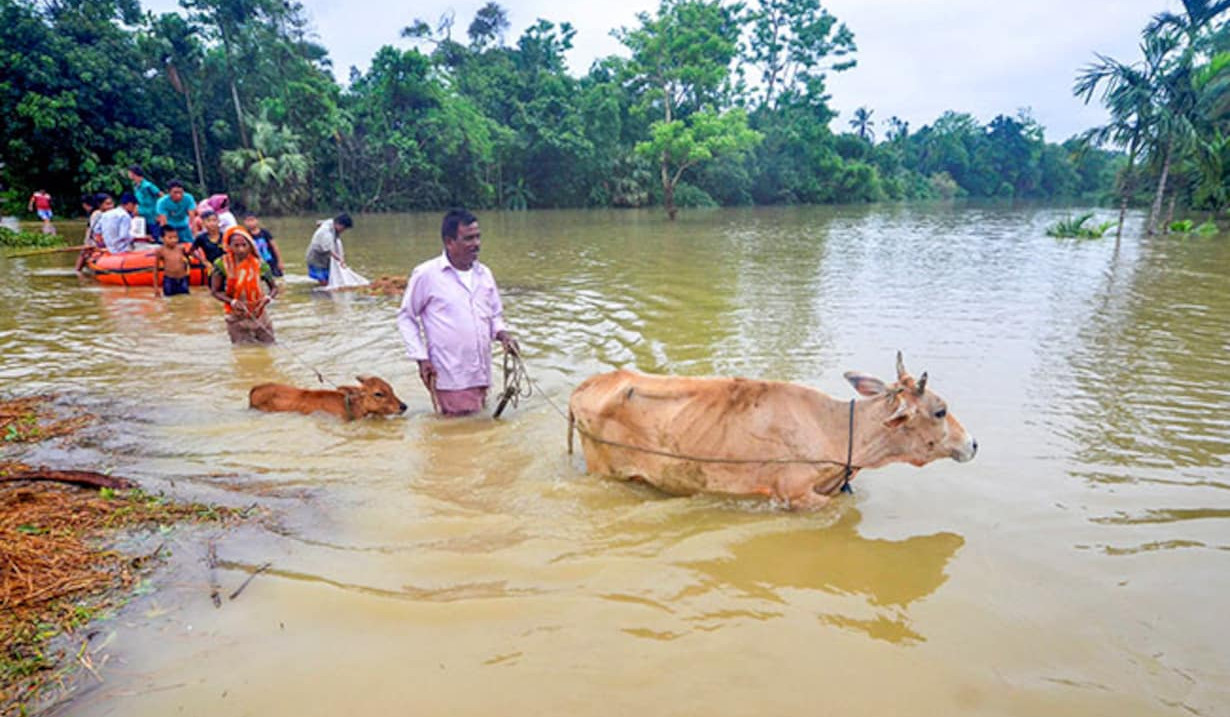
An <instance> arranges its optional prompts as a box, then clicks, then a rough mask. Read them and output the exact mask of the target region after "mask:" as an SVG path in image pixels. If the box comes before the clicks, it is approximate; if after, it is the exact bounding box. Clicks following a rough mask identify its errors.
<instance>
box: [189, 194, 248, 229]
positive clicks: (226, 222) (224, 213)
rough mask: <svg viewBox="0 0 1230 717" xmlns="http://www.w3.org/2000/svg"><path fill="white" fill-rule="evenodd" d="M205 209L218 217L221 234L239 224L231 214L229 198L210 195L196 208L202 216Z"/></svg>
mask: <svg viewBox="0 0 1230 717" xmlns="http://www.w3.org/2000/svg"><path fill="white" fill-rule="evenodd" d="M206 208H209V209H212V210H213V211H214V214H217V215H218V226H219V227H221V228H222V231H223V232H225V231H226V230H227V229H230V228H231V227H233V226H237V225H238V224H239V222H238V221H237V220H236V219H235V215H234V214H232V213H231V198H230V197H228V196H226V195H225V194H213V195H210V197H209V198H208V199H206V200H205V201H203V202H201V205H200V206H199V207H198V209H199V210H200V211H201V213H202V214H204V212H205V209H206Z"/></svg>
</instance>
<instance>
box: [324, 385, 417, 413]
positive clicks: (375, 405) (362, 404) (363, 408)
mask: <svg viewBox="0 0 1230 717" xmlns="http://www.w3.org/2000/svg"><path fill="white" fill-rule="evenodd" d="M357 378H358V379H359V385H358V386H340V387H339V388H338V390H339V391H341V392H342V393H344V394H346V396H347V397H348V403H349V406H350V413H351V415H353V416H354V417H355V418H363V417H364V416H392V415H394V414H397V413H403V412H405V410H406V404H405V403H402V400H401V399H400V398H398V397H397V394H395V393H393V387H392V386H390V385H389V384H388V383H387V382H386V381H385V380H384V379H382V378H376V377H375V376H358V377H357Z"/></svg>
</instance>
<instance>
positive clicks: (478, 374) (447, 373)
mask: <svg viewBox="0 0 1230 717" xmlns="http://www.w3.org/2000/svg"><path fill="white" fill-rule="evenodd" d="M440 235H441V237H442V238H443V239H444V253H443V254H442V255H440V256H438V257H436V258H435V259H431V260H428V261H425V262H423V263H422V264H419V265H418V266H416V267H414V271H413V272H412V273H411V274H410V281H409V283H408V284H407V285H406V296H405V298H404V299H402V302H401V310H400V311H398V312H397V329H398V330H399V331H400V332H401V337H402V339H403V340H404V341H405V342H406V354H407V355H409V356H410V358H411V359H413V360H414V361H417V362H418V365H419V378H420V379H422V380H423V385H424V386H426V387H427V390H428V391H429V392H430V393H432V394H433V395H434V397H435V400H436V401H438V403H439V407H440V412H441V413H443V414H445V415H447V416H462V415H465V414H468V413H476V412H478V411H480V410H482V408H483V403H484V402H485V401H486V399H487V387H488V386H490V385H491V340H492V339H495V340H497V341H499V342H500V343H501V344H503V346H504V350H505V351H508V352H510V353H514V354H515V353H517V352H518V347H517V342H516V340H515V339H513V337H512V336H511V335H509V333H508V330H507V329H506V328H505V327H504V306H503V304H502V303H500V290H499V289H498V288H496V285H495V277H494V276H492V275H491V271H490V270H489V269H487V267H486V266H484V265H483V264H480V263H479V261H478V250H479V246H480V245H481V244H482V236H481V234H480V232H479V230H478V218H477V217H475V216H474V215H473V214H471V213H470V212H468V211H466V210H464V209H454V210H452V211H450V212H449V213H448V214H445V215H444V223H443V225H442V226H441V227H440Z"/></svg>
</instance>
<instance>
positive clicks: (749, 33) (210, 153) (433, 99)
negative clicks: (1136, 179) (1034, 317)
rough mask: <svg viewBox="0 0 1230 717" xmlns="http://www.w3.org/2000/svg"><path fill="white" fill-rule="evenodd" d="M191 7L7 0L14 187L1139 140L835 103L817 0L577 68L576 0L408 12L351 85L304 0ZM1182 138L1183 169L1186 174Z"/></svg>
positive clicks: (732, 195)
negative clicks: (148, 8) (1061, 134)
mask: <svg viewBox="0 0 1230 717" xmlns="http://www.w3.org/2000/svg"><path fill="white" fill-rule="evenodd" d="M181 5H182V11H181V12H178V13H168V14H162V15H154V14H151V13H143V12H142V11H141V8H140V7H139V5H138V3H137V0H42V1H41V2H38V3H35V2H33V1H32V0H0V163H2V165H0V184H2V185H3V186H4V187H6V188H8V189H7V194H6V195H5V199H6V206H7V207H8V208H10V209H12V208H13V207H14V205H16V204H18V203H24V198H25V196H27V193H28V192H29V191H30V190H32V189H33V188H35V187H45V188H47V189H49V190H50V191H51V192H52V193H53V194H56V195H57V196H58V197H60V198H61V199H63V198H65V197H71V196H75V195H76V194H77V193H79V192H80V191H83V190H100V189H107V190H111V191H115V190H118V189H120V188H121V183H122V177H123V174H122V169H123V168H124V167H126V166H127V165H128V164H132V163H138V164H141V165H143V166H144V167H145V168H146V170H147V172H148V173H149V174H150V175H151V176H152V177H154V178H155V179H157V180H159V181H161V182H164V183H165V181H167V180H168V179H170V178H171V177H178V178H181V179H183V180H185V181H186V182H188V183H189V184H191V185H193V186H192V189H194V190H195V191H196V192H197V193H199V194H208V193H212V192H217V191H226V192H228V193H230V194H232V196H234V197H236V198H237V199H239V200H240V201H241V202H242V203H243V204H245V205H246V206H248V207H252V208H255V209H257V210H260V211H272V212H284V211H294V210H300V209H309V208H322V209H323V208H337V207H345V208H347V209H350V210H353V211H391V210H404V209H427V208H438V207H442V206H446V205H454V204H465V205H469V206H473V207H504V208H511V209H519V208H527V207H585V206H596V207H636V206H647V205H663V206H664V207H665V208H666V210H667V212H668V213H669V214H670V215H671V216H674V213H675V208H676V207H677V206H705V205H716V204H722V205H737V204H751V203H756V204H782V203H823V202H868V201H879V200H896V199H926V198H949V197H958V196H969V197H1005V198H1008V197H1011V198H1043V199H1044V198H1059V197H1077V196H1080V197H1086V198H1096V197H1098V196H1101V195H1104V194H1106V193H1108V192H1109V191H1111V190H1112V188H1113V185H1114V182H1115V177H1116V172H1117V171H1118V168H1119V166H1120V165H1122V164H1123V162H1124V160H1123V159H1122V155H1121V154H1119V153H1117V152H1110V151H1105V150H1101V149H1098V148H1097V147H1095V146H1093V143H1091V142H1087V141H1086V142H1081V141H1077V140H1075V139H1073V140H1070V141H1068V142H1065V143H1064V144H1063V145H1055V144H1048V143H1047V142H1045V140H1044V138H1043V132H1042V127H1040V126H1039V125H1038V123H1037V122H1036V121H1034V120H1033V119H1032V118H1031V117H1030V116H1029V114H1028V113H1027V112H1025V111H1020V112H1017V113H1015V114H1005V115H1001V116H999V117H996V118H995V119H994V120H992V121H991V122H990V123H988V124H985V125H984V124H981V123H980V122H978V121H977V120H976V119H975V118H973V117H972V116H970V115H966V114H960V113H957V112H949V113H947V114H945V115H943V116H942V117H940V118H938V119H937V120H936V121H935V122H934V123H932V124H930V125H927V126H924V127H921V128H917V129H916V130H913V129H912V128H910V127H909V125H908V124H907V123H905V122H903V121H901V120H899V119H897V118H895V117H893V118H888V119H887V120H886V121H884V122H883V123H882V124H880V123H877V120H876V118H875V113H874V110H873V109H871V108H860V109H859V110H858V111H857V112H855V113H854V114H853V116H852V117H851V118H850V119H849V120H848V121H846V122H842V121H841V120H839V119H838V118H837V117H836V115H835V113H834V111H833V110H832V109H831V108H830V106H829V96H828V94H827V90H826V86H825V79H826V76H827V75H828V74H829V73H833V72H841V71H843V70H846V69H848V68H850V67H852V66H853V65H854V62H855V55H856V49H857V48H856V45H855V36H854V34H853V32H852V31H851V30H850V29H849V28H847V27H846V26H845V25H844V24H843V23H841V22H840V21H839V20H838V19H837V18H835V17H833V16H832V15H831V14H830V13H829V12H827V11H826V10H825V9H824V8H823V7H822V6H821V4H820V2H819V0H747V2H744V3H734V2H723V1H722V0H663V2H662V4H661V6H660V7H659V8H658V10H657V11H656V12H654V13H645V14H642V15H640V16H638V18H637V23H636V24H635V25H634V26H631V27H625V28H618V29H616V30H615V31H614V34H615V36H616V37H618V38H619V39H620V40H621V41H622V42H623V44H624V45H625V46H626V48H627V50H628V52H627V55H628V56H627V57H618V56H612V57H607V58H603V59H601V60H599V61H597V62H595V63H594V64H593V66H592V67H590V68H589V69H588V71H587V72H586V73H585V74H584V75H580V76H576V75H573V74H571V73H570V72H569V68H568V67H567V65H566V62H565V54H566V53H567V52H568V51H569V50H570V49H571V48H572V45H573V41H574V38H575V30H574V29H573V28H572V27H571V26H570V25H569V24H568V23H558V24H557V23H554V22H551V21H549V20H542V19H540V20H538V21H537V22H536V23H534V24H533V25H531V26H530V27H529V28H528V29H526V30H525V31H524V32H523V33H521V35H520V36H519V37H516V38H509V37H507V31H508V28H509V22H508V17H507V13H506V11H505V10H504V9H503V8H502V7H501V6H500V5H498V4H496V3H494V2H492V3H488V4H487V5H486V6H484V7H483V8H482V9H481V10H480V11H479V12H478V13H477V15H476V16H475V17H474V18H473V19H472V20H471V22H470V23H469V24H468V25H466V26H465V30H464V32H463V31H462V30H461V27H460V26H459V25H457V22H456V18H455V17H453V16H452V15H451V14H450V15H446V16H445V17H443V18H441V19H440V20H439V21H437V22H434V23H429V22H427V21H424V20H421V19H413V20H412V21H410V20H411V19H410V18H407V20H408V21H410V24H409V25H408V26H407V27H406V28H405V29H404V30H402V32H401V38H400V44H401V45H402V47H397V46H394V45H392V44H390V45H387V46H385V47H382V48H381V49H380V50H379V51H378V52H377V53H376V55H375V56H374V58H373V59H372V62H371V64H370V67H369V68H368V70H367V71H366V72H357V71H354V70H352V71H351V74H350V76H349V77H348V78H347V82H346V84H345V86H342V85H340V84H339V83H338V82H337V81H336V80H335V78H334V76H333V68H332V66H331V63H330V61H329V58H328V54H327V52H326V51H325V50H324V48H322V47H321V46H319V45H318V44H316V43H315V42H314V41H313V40H312V33H311V31H310V22H309V18H308V17H307V15H306V13H305V12H304V10H303V8H302V6H301V5H299V4H298V3H295V2H285V1H284V0H181ZM1095 84H1096V83H1095ZM834 125H837V126H839V127H840V128H841V129H839V130H838V131H834V129H832V127H833V126H834ZM846 127H848V128H849V131H848V132H847V131H843V130H844V129H845V128H846ZM1120 136H1121V135H1119V134H1114V135H1113V138H1118V137H1120ZM1175 136H1176V137H1177V136H1178V135H1175ZM1172 145H1173V146H1174V147H1175V148H1176V150H1175V153H1176V157H1175V159H1174V160H1172V162H1171V165H1172V166H1171V168H1170V170H1169V171H1170V172H1171V173H1172V174H1181V175H1182V176H1184V177H1189V176H1194V173H1195V171H1196V170H1195V169H1189V168H1187V165H1185V164H1184V161H1183V160H1182V159H1181V158H1179V155H1178V150H1177V148H1178V147H1179V146H1180V145H1181V143H1180V142H1179V141H1178V140H1177V139H1176V140H1175V141H1174V142H1172ZM1183 146H1186V145H1183ZM1124 148H1125V149H1129V150H1130V149H1131V148H1129V147H1126V146H1125V147H1124ZM1142 152H1143V150H1142V149H1140V148H1137V151H1136V153H1135V154H1133V152H1132V151H1129V152H1128V155H1129V156H1130V157H1132V158H1133V159H1132V161H1136V159H1135V157H1136V156H1137V155H1141V154H1142ZM1153 154H1156V152H1153V153H1151V154H1150V156H1153ZM1226 156H1227V157H1230V149H1227V151H1226ZM65 208H68V207H66V206H65V203H62V204H61V207H60V209H61V211H63V210H64V209H65Z"/></svg>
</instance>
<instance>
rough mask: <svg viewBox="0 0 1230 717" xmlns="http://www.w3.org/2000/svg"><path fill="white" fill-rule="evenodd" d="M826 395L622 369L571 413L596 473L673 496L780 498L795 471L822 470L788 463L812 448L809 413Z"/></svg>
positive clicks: (592, 382)
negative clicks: (703, 494) (644, 484)
mask: <svg viewBox="0 0 1230 717" xmlns="http://www.w3.org/2000/svg"><path fill="white" fill-rule="evenodd" d="M820 396H821V394H819V392H817V391H815V390H814V389H810V388H807V387H804V386H796V385H793V384H785V383H778V382H773V381H757V380H749V379H741V378H686V377H665V376H650V375H645V374H639V373H634V372H631V371H622V370H621V371H614V372H612V373H606V374H600V375H598V376H593V377H591V378H589V379H588V380H586V381H585V382H584V383H582V384H581V385H580V386H578V387H577V389H576V391H574V392H573V395H572V399H571V400H570V401H569V408H570V410H571V412H572V415H573V417H574V419H575V421H576V425H577V428H578V430H579V432H580V434H581V437H582V446H583V448H584V450H585V461H586V466H587V467H588V469H589V470H590V471H591V472H594V473H600V474H604V475H610V476H617V477H622V478H633V479H641V480H644V481H646V482H648V483H651V484H653V485H655V486H657V487H658V488H661V489H662V490H664V491H667V492H669V493H675V494H691V493H697V492H716V493H727V494H735V495H777V494H778V493H779V492H780V487H781V485H780V484H781V481H782V480H790V479H791V474H792V473H798V472H800V471H802V472H804V473H806V474H807V476H808V479H809V480H810V479H811V477H812V476H814V475H816V474H817V467H816V466H815V465H808V464H793V465H790V464H783V463H782V462H781V461H782V460H787V461H788V460H789V459H792V458H801V457H804V456H805V455H808V454H810V453H811V452H812V451H811V450H809V448H811V447H810V446H808V445H806V444H807V433H808V429H809V427H811V426H812V425H813V424H814V422H812V421H809V416H812V417H814V403H815V401H816V400H818V399H819V397H820ZM813 438H814V433H813ZM819 472H820V473H822V474H828V473H831V472H832V468H831V467H830V466H822V467H820V469H819Z"/></svg>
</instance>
